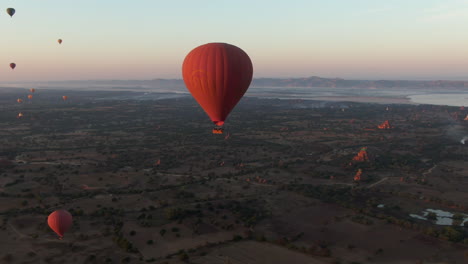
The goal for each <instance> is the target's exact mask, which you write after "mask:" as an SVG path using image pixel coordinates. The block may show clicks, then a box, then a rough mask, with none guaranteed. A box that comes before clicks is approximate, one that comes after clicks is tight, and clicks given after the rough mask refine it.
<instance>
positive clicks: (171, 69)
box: [0, 0, 468, 82]
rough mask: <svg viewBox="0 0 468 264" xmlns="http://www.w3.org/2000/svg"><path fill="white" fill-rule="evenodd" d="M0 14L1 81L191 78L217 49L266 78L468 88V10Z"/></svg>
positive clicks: (309, 1) (40, 4)
mask: <svg viewBox="0 0 468 264" xmlns="http://www.w3.org/2000/svg"><path fill="white" fill-rule="evenodd" d="M8 7H13V8H15V9H16V12H17V13H16V14H15V16H14V17H13V18H10V17H9V16H8V15H7V14H6V12H5V10H6V8H8ZM0 10H1V13H0V29H1V33H2V34H1V35H2V37H1V39H0V50H1V51H0V82H2V81H3V82H5V81H8V82H11V81H33V80H88V79H153V78H181V64H182V61H183V59H184V57H185V55H186V54H187V53H188V52H189V51H190V50H191V49H193V48H194V47H196V46H198V45H201V44H205V43H208V42H227V43H231V44H234V45H236V46H238V47H240V48H242V49H243V50H244V51H246V52H247V53H248V54H249V56H250V57H251V59H252V62H253V64H254V77H257V78H258V77H307V76H312V75H315V76H322V77H342V78H350V79H361V78H365V79H465V80H468V1H466V0H326V1H325V0H284V1H276V0H235V1H233V0H196V1H195V0H164V1H163V0H132V1H130V0H22V1H18V0H3V1H1V2H0ZM58 38H62V39H63V44H62V45H59V44H58V43H57V39H58ZM10 62H15V63H16V64H17V68H16V69H15V70H14V71H12V70H10V68H9V63H10Z"/></svg>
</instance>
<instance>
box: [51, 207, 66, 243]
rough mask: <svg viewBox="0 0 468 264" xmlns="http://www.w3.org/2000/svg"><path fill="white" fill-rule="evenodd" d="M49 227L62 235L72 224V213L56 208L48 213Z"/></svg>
mask: <svg viewBox="0 0 468 264" xmlns="http://www.w3.org/2000/svg"><path fill="white" fill-rule="evenodd" d="M47 224H49V227H50V228H51V229H52V230H53V231H54V232H55V233H57V235H59V236H60V238H62V237H63V235H64V234H65V232H67V230H68V229H70V227H71V225H72V215H71V214H70V213H69V212H67V211H65V210H57V211H54V212H53V213H51V214H50V215H49V217H48V218H47Z"/></svg>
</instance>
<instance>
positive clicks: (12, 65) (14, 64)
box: [10, 62, 16, 70]
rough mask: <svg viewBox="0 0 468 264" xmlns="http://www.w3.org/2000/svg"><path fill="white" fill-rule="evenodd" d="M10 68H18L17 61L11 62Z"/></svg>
mask: <svg viewBox="0 0 468 264" xmlns="http://www.w3.org/2000/svg"><path fill="white" fill-rule="evenodd" d="M10 68H11V69H12V70H14V69H15V68H16V63H13V62H12V63H10Z"/></svg>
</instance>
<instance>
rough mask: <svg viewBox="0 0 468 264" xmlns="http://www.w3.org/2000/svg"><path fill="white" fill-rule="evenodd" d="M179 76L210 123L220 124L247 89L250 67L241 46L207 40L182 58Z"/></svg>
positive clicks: (251, 73) (250, 74) (250, 73)
mask: <svg viewBox="0 0 468 264" xmlns="http://www.w3.org/2000/svg"><path fill="white" fill-rule="evenodd" d="M182 75H183V78H184V82H185V85H186V86H187V89H188V90H189V91H190V93H191V94H192V96H193V97H194V98H195V100H196V101H197V102H198V103H199V104H200V106H201V107H202V108H203V110H205V112H206V113H207V114H208V116H209V117H210V119H211V120H212V121H213V123H214V124H215V125H216V126H222V125H223V124H224V121H225V120H226V118H227V116H228V115H229V113H230V112H231V111H232V109H233V108H234V107H235V106H236V104H237V103H238V102H239V100H240V99H241V98H242V96H243V95H244V94H245V92H246V91H247V89H248V88H249V85H250V82H251V81H252V75H253V66H252V61H251V60H250V58H249V56H248V55H247V53H245V52H244V51H243V50H241V49H240V48H238V47H236V46H234V45H230V44H227V43H208V44H205V45H201V46H199V47H197V48H195V49H193V50H192V51H190V53H189V54H188V55H187V56H186V57H185V60H184V63H183V65H182ZM220 131H221V133H222V130H220ZM213 132H215V131H213Z"/></svg>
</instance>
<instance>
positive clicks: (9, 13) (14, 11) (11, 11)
mask: <svg viewBox="0 0 468 264" xmlns="http://www.w3.org/2000/svg"><path fill="white" fill-rule="evenodd" d="M6 12H7V14H8V15H10V16H11V17H13V15H14V14H15V13H16V10H15V9H14V8H11V7H10V8H7V10H6Z"/></svg>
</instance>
